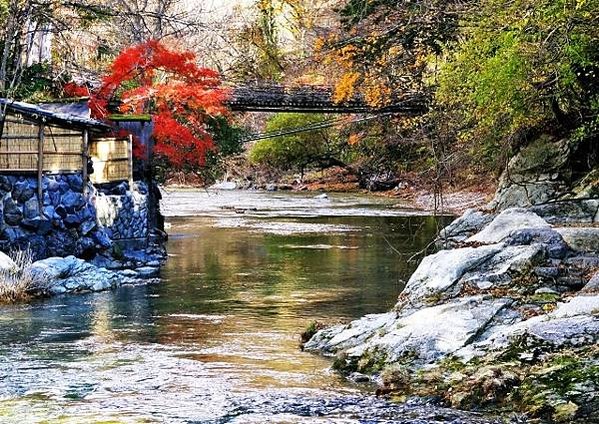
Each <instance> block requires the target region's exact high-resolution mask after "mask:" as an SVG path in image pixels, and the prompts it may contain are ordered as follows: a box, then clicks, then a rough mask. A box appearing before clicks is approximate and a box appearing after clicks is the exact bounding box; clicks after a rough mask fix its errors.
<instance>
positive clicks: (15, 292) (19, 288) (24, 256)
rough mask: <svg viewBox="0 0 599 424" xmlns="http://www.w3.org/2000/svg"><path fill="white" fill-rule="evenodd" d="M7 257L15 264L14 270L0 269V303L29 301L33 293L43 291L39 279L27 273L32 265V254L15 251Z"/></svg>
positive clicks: (26, 251) (28, 251) (27, 251)
mask: <svg viewBox="0 0 599 424" xmlns="http://www.w3.org/2000/svg"><path fill="white" fill-rule="evenodd" d="M9 256H10V257H11V258H12V260H13V261H14V262H15V264H16V265H17V267H16V268H15V269H0V302H5V303H14V302H22V301H27V300H29V299H30V298H31V297H32V295H33V294H34V293H35V292H40V291H43V289H44V287H43V286H42V285H40V280H42V281H43V280H44V279H43V278H42V279H40V278H39V277H37V276H34V275H33V273H31V272H30V271H29V269H30V268H29V266H30V265H31V264H32V263H33V252H32V251H31V250H29V249H27V250H16V251H14V252H11V253H10V254H9Z"/></svg>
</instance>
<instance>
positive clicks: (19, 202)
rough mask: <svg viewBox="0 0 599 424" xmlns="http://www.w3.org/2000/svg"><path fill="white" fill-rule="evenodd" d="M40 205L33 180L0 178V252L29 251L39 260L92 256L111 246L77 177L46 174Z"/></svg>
mask: <svg viewBox="0 0 599 424" xmlns="http://www.w3.org/2000/svg"><path fill="white" fill-rule="evenodd" d="M42 190H43V196H42V199H41V200H42V202H41V203H42V205H41V206H42V207H41V210H40V203H39V201H38V195H37V191H38V182H37V177H35V176H23V175H20V176H17V175H14V176H13V175H0V197H1V199H2V201H1V202H0V249H1V250H4V251H9V250H11V249H25V248H30V249H31V250H32V251H33V253H34V255H35V256H36V257H37V258H43V257H48V256H66V255H70V254H74V255H77V256H81V257H86V256H89V255H91V254H92V253H93V252H94V251H95V250H98V249H105V248H107V247H109V246H110V240H108V239H107V237H106V235H105V234H104V233H103V231H102V229H101V228H99V227H98V225H97V222H96V209H95V207H94V205H93V204H92V203H91V202H90V200H89V198H88V197H86V196H84V195H83V179H82V177H81V175H80V174H65V175H52V176H45V177H44V178H43V180H42Z"/></svg>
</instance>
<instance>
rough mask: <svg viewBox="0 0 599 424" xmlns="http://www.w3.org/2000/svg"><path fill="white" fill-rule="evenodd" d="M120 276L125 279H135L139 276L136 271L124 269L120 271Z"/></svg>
mask: <svg viewBox="0 0 599 424" xmlns="http://www.w3.org/2000/svg"><path fill="white" fill-rule="evenodd" d="M121 274H122V275H124V276H125V277H129V278H136V277H138V276H139V274H138V273H137V271H135V270H132V269H124V270H122V271H121Z"/></svg>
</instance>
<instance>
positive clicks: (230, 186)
mask: <svg viewBox="0 0 599 424" xmlns="http://www.w3.org/2000/svg"><path fill="white" fill-rule="evenodd" d="M210 188H211V189H213V190H235V189H236V188H237V184H236V183H235V182H234V181H223V182H220V183H216V184H214V185H213V186H211V187H210Z"/></svg>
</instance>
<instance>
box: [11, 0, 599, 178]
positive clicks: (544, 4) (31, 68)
mask: <svg viewBox="0 0 599 424" xmlns="http://www.w3.org/2000/svg"><path fill="white" fill-rule="evenodd" d="M0 19H1V20H2V21H3V25H2V44H1V47H2V53H1V54H2V56H1V58H0V91H2V95H3V96H4V97H11V98H17V99H23V100H27V101H39V100H45V99H49V98H58V97H63V98H64V97H73V96H82V95H83V96H84V95H92V97H93V96H97V93H98V91H100V92H102V90H103V89H104V88H105V87H106V75H112V76H113V77H114V75H115V72H117V73H118V72H123V69H120V71H119V70H117V69H116V68H115V63H116V62H115V58H117V57H118V56H119V54H121V55H122V54H123V52H124V51H126V52H129V54H130V51H131V50H130V49H131V48H132V47H131V46H139V45H145V46H148V44H147V43H148V42H150V43H156V44H155V45H160V46H162V47H163V48H164V49H165V51H170V52H191V53H189V54H188V53H181V54H182V55H183V56H181V57H180V59H181V60H182V61H183V62H185V63H188V65H190V66H191V64H192V62H193V65H194V66H195V67H196V68H195V69H196V70H200V69H201V70H203V71H202V72H205V73H204V74H203V75H198V74H195V77H197V78H196V79H195V80H194V81H192V82H190V81H191V80H190V74H189V72H191V73H193V72H195V71H190V68H187V69H182V68H181V67H179V68H177V66H178V65H175V68H173V67H172V66H171V67H170V68H169V66H170V65H166V66H165V63H155V64H154V65H156V66H155V67H154V70H152V71H151V72H150V74H151V75H150V76H149V77H148V76H147V75H146V74H144V72H147V71H148V69H149V68H151V66H149V67H148V64H145V65H144V66H145V68H144V69H145V71H143V72H140V73H138V74H136V76H135V77H132V78H125V77H122V78H121V79H120V80H119V81H118V87H116V86H114V87H113V88H112V89H111V94H112V95H114V96H119V95H122V94H123V92H128V93H129V94H132V93H133V94H135V95H136V96H138V98H142V97H143V98H144V101H143V102H142V103H143V105H141V104H137V105H136V106H135V107H131V108H129V110H127V111H126V112H127V113H133V112H135V113H140V112H154V111H156V110H158V111H159V112H160V111H162V112H163V114H162V115H161V117H160V119H162V120H163V121H164V119H165V118H168V119H169V123H170V125H171V126H174V127H177V128H179V129H180V128H183V127H185V128H188V130H189V131H188V132H187V133H185V132H183V133H181V131H178V132H177V131H171V132H168V131H167V133H164V132H163V133H162V135H160V134H159V135H158V137H162V138H163V139H164V143H163V145H164V146H170V147H169V148H167V149H165V150H164V149H163V150H162V151H159V152H158V153H161V157H162V158H163V162H164V165H167V166H162V167H161V169H163V170H164V169H170V170H172V169H176V170H178V171H181V172H182V173H183V174H186V175H191V174H196V175H199V176H200V181H203V182H205V183H209V182H211V181H214V180H215V179H218V178H222V177H223V174H224V173H225V171H226V170H228V171H231V169H235V170H237V171H238V172H239V173H241V174H244V173H245V174H248V173H254V174H261V173H262V174H263V175H268V176H269V177H271V178H280V177H281V176H283V175H285V174H291V175H293V176H294V177H295V178H298V179H303V178H304V176H305V174H306V173H307V172H309V171H313V170H320V169H324V168H330V167H332V166H335V167H338V169H342V170H343V172H342V174H343V175H345V176H347V175H351V176H352V177H353V178H355V179H356V180H357V181H358V182H359V183H360V185H361V186H362V187H365V188H377V187H378V186H377V184H374V183H373V182H377V181H378V182H382V183H383V186H384V187H391V186H393V185H396V184H397V183H398V182H399V181H401V180H410V181H420V182H421V181H428V182H430V184H434V185H435V186H437V187H438V186H440V185H441V184H445V183H449V184H453V185H468V184H471V185H476V184H480V183H482V182H484V181H488V177H489V176H492V177H496V176H498V175H499V174H500V173H501V171H502V170H503V169H504V168H505V166H506V163H507V162H508V161H509V159H510V158H511V157H512V156H513V155H514V154H515V153H516V152H517V151H518V150H520V149H522V148H523V147H524V146H527V145H529V144H531V143H534V142H536V141H537V140H539V139H542V140H547V143H550V142H554V141H555V140H567V143H568V145H569V146H570V151H571V152H574V153H576V152H578V153H577V155H576V157H577V162H576V166H575V167H574V168H576V170H577V171H576V172H574V173H573V174H572V175H571V179H572V181H571V182H572V183H574V182H575V180H576V179H577V178H581V177H582V176H583V175H585V174H587V173H588V172H589V171H592V170H593V169H594V168H596V166H597V131H598V125H599V75H598V73H599V25H598V24H599V22H598V20H599V1H597V0H559V1H554V0H552V1H549V0H478V1H476V0H473V1H437V0H406V1H395V0H393V1H391V0H374V1H373V0H338V1H331V0H254V1H252V2H249V3H243V4H241V3H240V4H236V2H230V4H229V3H227V2H225V3H224V4H221V5H220V6H218V7H216V6H212V8H210V7H204V5H203V3H202V2H190V1H179V0H153V1H124V0H111V1H71V2H57V1H46V0H38V1H31V0H5V1H2V2H0ZM127 49H129V50H127ZM150 50H151V49H150ZM192 53H193V54H192ZM173 54H174V53H173ZM142 55H143V54H142ZM117 61H118V59H117ZM158 62H159V61H158ZM136 63H137V62H136ZM171 65H172V64H171ZM142 68H143V66H142ZM209 70H213V71H214V73H213V74H212V73H210V78H213V79H214V80H213V81H211V82H209V83H208V85H210V86H211V88H212V89H215V90H216V89H217V88H218V90H222V91H220V92H219V93H218V94H217V95H216V98H217V99H218V102H222V101H223V100H224V98H225V96H226V92H227V89H228V88H230V87H234V86H236V85H243V84H274V83H276V84H283V85H287V86H301V85H319V86H330V87H331V89H332V91H333V97H334V99H335V101H336V102H340V103H342V102H344V101H346V100H348V99H352V98H355V97H359V98H361V99H363V100H364V101H366V102H367V103H368V104H369V105H371V106H372V107H375V108H376V107H384V106H386V105H390V104H393V102H394V101H397V99H398V98H399V97H401V96H402V95H405V94H406V93H420V94H422V95H424V96H425V98H426V103H427V105H428V112H427V113H425V114H422V115H421V116H417V117H402V116H399V115H393V114H381V115H379V116H377V117H369V118H368V119H363V118H364V116H352V115H349V116H327V115H323V114H312V115H302V114H257V115H249V114H248V115H239V116H237V115H233V114H228V113H226V112H225V111H223V110H220V109H219V108H217V109H219V110H218V111H217V112H215V110H210V107H208V108H207V107H206V104H205V103H202V101H199V100H198V99H195V100H194V99H193V98H192V97H193V96H191V97H190V95H189V92H187V93H186V92H184V86H185V85H188V84H197V83H200V82H201V84H206V81H205V80H204V79H203V78H204V77H205V76H206V75H208V73H206V72H208V71H209ZM210 72H212V71H210ZM185 73H186V74H185ZM183 74H185V75H183ZM103 78H104V79H103ZM198 78H199V79H198ZM200 79H202V81H200ZM149 80H151V82H148V81H149ZM144 86H145V89H144V88H143V87H144ZM156 86H160V87H162V88H164V89H165V90H163V92H162V99H163V101H162V103H161V102H160V101H159V99H158V97H160V95H158V97H156V96H155V91H152V90H150V91H152V93H153V94H150V92H149V91H148V90H149V88H150V87H156ZM217 86H218V87H217ZM103 87H104V88H103ZM167 87H168V89H169V90H171V92H168V93H167V92H166V91H167V90H166V88H167ZM135 90H137V91H135ZM144 90H145V91H144ZM158 91H160V90H158ZM177 93H178V94H177ZM177 95H179V96H180V98H179V99H175V100H174V97H176V96H177ZM140 96H141V97H140ZM165 98H166V99H167V100H164V99H165ZM148 99H149V100H150V101H147V100H148ZM173 101H174V102H175V103H176V102H180V103H181V104H182V106H181V107H175V106H173V104H174V103H173ZM144 102H145V103H144ZM194 102H195V103H194ZM209 102H212V103H211V104H212V106H215V103H214V98H212V100H209ZM190 104H192V106H193V105H195V106H193V107H191V109H193V108H194V107H195V108H196V109H199V110H200V113H199V114H194V113H190V107H189V105H190ZM167 109H170V112H169V113H168V116H166V115H165V114H164V113H165V112H166V111H167ZM320 122H326V123H331V125H327V126H325V128H321V129H317V130H312V131H305V132H301V133H293V134H289V135H284V136H281V137H276V138H271V139H267V140H260V141H253V142H247V143H244V141H245V140H250V139H252V138H253V137H252V134H253V133H263V132H272V131H280V130H282V129H293V128H301V127H305V126H310V125H313V124H315V123H316V124H318V123H320ZM163 127H164V126H163ZM176 133H177V134H178V135H177V134H176ZM181 134H183V136H181ZM194 137H195V138H196V139H198V140H200V142H198V143H199V144H202V143H203V144H202V147H201V148H199V147H198V146H199V144H198V143H196V144H197V145H194V142H193V140H192V139H194ZM209 139H210V140H209ZM212 139H213V140H212ZM202 140H203V141H202ZM177 146H179V147H180V150H181V149H182V150H183V151H184V152H186V153H184V154H183V156H185V155H188V156H190V155H191V156H190V157H187V158H186V159H182V157H181V155H176V154H174V152H173V151H172V149H175V150H176V149H177ZM548 148H550V147H548ZM169 149H170V150H169ZM198 149H199V150H198ZM194 155H195V159H194V158H193V156H194ZM539 155H540V156H543V152H542V148H541V149H540V153H539ZM173 157H175V160H174V161H173V160H172V159H173ZM231 157H232V158H231ZM173 165H174V167H173ZM246 176H247V175H246ZM165 177H168V175H166V176H165ZM250 178H254V177H253V176H250ZM385 182H390V185H388V186H386V185H385Z"/></svg>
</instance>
